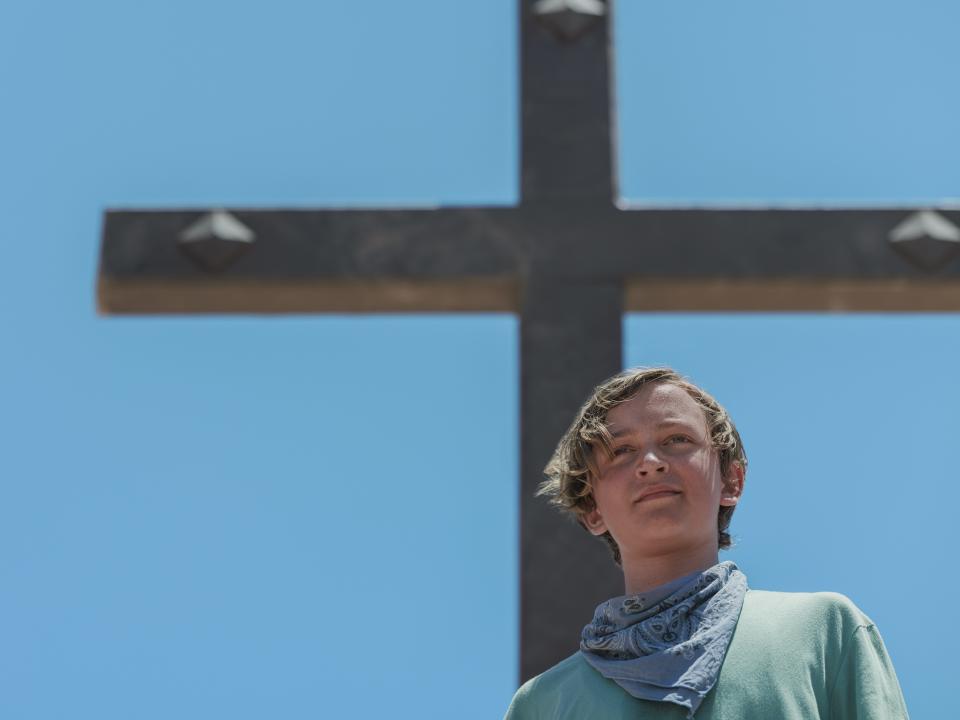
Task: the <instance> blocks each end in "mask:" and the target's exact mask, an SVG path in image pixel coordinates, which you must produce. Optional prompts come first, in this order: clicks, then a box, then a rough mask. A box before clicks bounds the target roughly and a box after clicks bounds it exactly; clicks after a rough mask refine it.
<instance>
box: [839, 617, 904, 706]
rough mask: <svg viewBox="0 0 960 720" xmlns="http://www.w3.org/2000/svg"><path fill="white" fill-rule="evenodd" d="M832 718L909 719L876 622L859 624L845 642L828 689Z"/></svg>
mask: <svg viewBox="0 0 960 720" xmlns="http://www.w3.org/2000/svg"><path fill="white" fill-rule="evenodd" d="M830 719H831V720H908V715H907V707H906V704H905V703H904V700H903V693H902V692H901V690H900V683H899V682H897V675H896V673H895V672H894V670H893V663H892V662H890V656H889V655H888V654H887V649H886V647H884V644H883V638H881V637H880V632H879V631H878V630H877V628H876V626H875V625H872V624H871V625H858V626H857V627H856V628H855V630H854V631H853V635H852V636H851V637H850V638H849V640H848V641H847V642H846V643H844V649H843V656H842V658H841V661H840V666H839V668H838V669H837V675H836V677H835V678H834V684H833V689H832V690H831V691H830Z"/></svg>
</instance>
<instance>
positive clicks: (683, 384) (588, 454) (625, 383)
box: [537, 367, 747, 565]
mask: <svg viewBox="0 0 960 720" xmlns="http://www.w3.org/2000/svg"><path fill="white" fill-rule="evenodd" d="M651 383H670V384H671V385H676V386H677V387H679V388H682V389H683V390H685V391H686V392H687V393H688V394H689V395H690V397H692V398H693V399H694V400H695V401H696V402H697V404H698V405H700V407H701V408H703V412H704V415H705V416H706V420H707V428H708V431H709V433H710V440H711V443H712V444H713V447H714V448H715V449H716V451H717V453H718V456H719V461H720V474H721V475H722V476H723V477H724V478H726V477H727V474H728V472H729V471H730V466H731V464H732V463H734V462H737V463H739V464H740V465H741V467H742V468H743V472H744V474H746V472H747V454H746V451H745V450H744V448H743V442H742V441H741V440H740V434H739V433H738V432H737V428H736V426H735V425H734V424H733V420H732V419H731V418H730V415H729V414H728V413H727V411H726V410H725V409H724V407H723V406H722V405H720V403H718V402H717V401H716V400H715V399H714V398H713V396H712V395H710V394H709V393H707V392H706V391H705V390H703V389H701V388H699V387H697V386H696V385H694V384H693V383H691V382H690V381H689V380H687V379H686V378H684V377H683V376H681V375H680V374H679V373H677V372H676V371H675V370H673V369H671V368H668V367H655V368H633V369H631V370H625V371H623V372H621V373H619V374H617V375H614V376H613V377H612V378H610V379H608V380H605V381H604V382H603V383H601V384H600V385H598V386H597V387H596V388H595V389H594V391H593V393H592V394H591V395H590V398H589V399H588V400H587V401H586V403H584V405H583V407H581V408H580V411H579V412H578V413H577V416H576V418H575V419H574V421H573V424H572V425H571V426H570V428H569V429H568V430H567V431H566V432H565V433H564V434H563V437H561V438H560V442H559V444H558V445H557V449H556V450H555V451H554V453H553V457H551V458H550V462H549V463H547V466H546V468H544V474H545V475H546V477H547V479H546V480H545V481H544V482H542V483H541V484H540V487H539V489H538V490H537V495H538V496H544V497H546V498H547V499H548V500H549V502H550V504H552V505H554V506H556V507H558V508H560V509H561V510H563V511H565V512H569V513H571V514H573V515H574V516H575V517H576V519H577V522H579V523H580V525H581V526H583V516H584V515H585V514H586V513H588V512H590V511H591V510H593V509H594V502H593V494H592V493H593V485H592V483H593V481H594V480H595V478H596V477H597V466H596V462H595V460H594V456H593V450H594V448H596V447H600V448H602V449H603V450H604V451H606V452H607V453H610V452H611V450H610V443H611V440H612V438H611V436H610V431H609V430H608V429H607V425H606V422H607V414H608V413H609V412H610V410H611V409H612V408H614V407H616V406H617V405H620V404H621V403H623V402H626V401H627V400H629V399H630V398H632V397H634V396H635V395H636V394H637V393H638V392H640V389H641V388H643V387H644V386H646V385H649V384H651ZM733 510H734V506H730V507H727V506H720V510H719V512H718V514H717V540H718V545H719V547H720V548H721V549H725V548H728V547H730V546H731V544H732V542H731V539H730V533H728V532H727V528H728V527H730V519H731V517H732V516H733ZM602 537H603V539H604V540H606V542H607V545H608V546H609V547H610V551H611V552H612V553H613V559H614V561H615V562H616V563H617V564H618V565H619V564H620V548H619V547H618V546H617V543H616V541H615V540H614V539H613V536H612V535H611V534H610V533H609V532H606V533H604V534H603V535H602Z"/></svg>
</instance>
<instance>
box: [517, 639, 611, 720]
mask: <svg viewBox="0 0 960 720" xmlns="http://www.w3.org/2000/svg"><path fill="white" fill-rule="evenodd" d="M622 696H623V691H622V690H620V688H619V687H618V686H617V685H616V684H615V683H613V682H612V681H611V680H608V679H607V678H605V677H603V676H602V675H600V673H598V672H597V671H596V670H594V669H593V668H592V667H590V665H589V664H588V663H587V661H586V660H584V658H583V655H581V654H580V652H579V651H577V652H575V653H574V654H573V655H570V656H569V657H567V658H565V659H563V660H561V661H560V662H558V663H557V664H556V665H554V666H553V667H551V668H549V669H548V670H544V671H543V672H542V673H540V674H539V675H537V676H536V677H533V678H530V679H529V680H527V681H526V682H525V683H524V684H523V685H521V686H520V689H519V690H517V692H516V694H515V695H514V697H513V702H512V703H511V705H510V710H509V711H508V712H507V718H508V720H525V719H526V718H538V717H551V718H552V717H568V716H569V717H575V716H577V712H578V711H579V710H584V711H586V708H588V707H589V708H591V709H594V708H595V707H596V706H597V704H599V706H600V707H603V706H605V705H606V704H607V703H609V702H614V703H619V702H621V697H622ZM586 714H587V715H589V714H590V713H589V712H587V713H586Z"/></svg>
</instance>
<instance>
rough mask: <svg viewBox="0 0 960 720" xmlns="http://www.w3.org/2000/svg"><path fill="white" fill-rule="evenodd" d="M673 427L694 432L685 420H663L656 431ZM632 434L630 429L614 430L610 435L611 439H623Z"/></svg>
mask: <svg viewBox="0 0 960 720" xmlns="http://www.w3.org/2000/svg"><path fill="white" fill-rule="evenodd" d="M672 426H679V427H682V428H686V429H687V430H693V427H692V426H691V425H689V424H688V423H686V422H684V421H683V420H663V421H661V422H658V423H657V425H656V429H657V430H660V429H661V428H665V427H672ZM630 432H631V430H630V428H624V429H622V430H613V431H612V432H611V433H610V437H612V438H621V437H623V436H624V435H629V434H630Z"/></svg>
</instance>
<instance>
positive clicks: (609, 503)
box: [583, 382, 743, 561]
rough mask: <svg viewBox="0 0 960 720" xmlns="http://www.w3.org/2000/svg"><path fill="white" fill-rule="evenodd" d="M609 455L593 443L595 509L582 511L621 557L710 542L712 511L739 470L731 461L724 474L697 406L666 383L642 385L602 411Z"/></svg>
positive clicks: (739, 482)
mask: <svg viewBox="0 0 960 720" xmlns="http://www.w3.org/2000/svg"><path fill="white" fill-rule="evenodd" d="M607 426H608V427H609V429H610V433H611V434H612V435H613V443H612V445H611V449H612V450H613V453H614V456H613V457H612V458H610V457H608V456H607V454H606V453H605V452H604V451H603V449H602V448H599V447H596V448H594V458H595V459H596V463H597V467H598V470H599V472H598V477H597V478H596V480H595V482H594V489H593V500H594V504H595V508H594V509H593V510H591V511H590V512H588V513H587V514H586V515H585V516H584V518H583V519H584V523H585V524H586V526H587V529H589V530H590V532H592V533H593V534H594V535H602V534H603V533H604V532H607V531H609V532H610V534H611V535H612V536H613V539H614V540H616V541H617V545H619V546H620V552H621V555H622V556H623V559H624V561H627V559H628V558H630V557H643V556H645V555H657V554H661V553H665V552H677V551H683V550H685V549H687V548H688V547H689V548H690V549H693V548H702V547H704V544H705V543H712V544H713V546H714V548H716V544H717V513H718V511H719V509H720V506H721V505H736V503H737V501H738V499H739V497H740V494H741V492H742V491H743V470H742V468H741V467H740V465H739V464H738V463H731V467H730V470H729V472H728V474H727V478H726V480H724V478H722V477H721V474H720V460H719V457H718V454H717V451H716V450H715V449H714V447H713V445H712V443H711V440H710V435H709V430H708V428H707V419H706V416H705V415H704V411H703V409H702V408H701V407H700V406H699V405H698V404H697V402H696V401H695V400H694V399H693V398H692V397H690V395H688V394H687V392H686V391H685V390H683V389H682V388H680V387H677V386H676V385H673V384H670V383H663V382H661V383H653V384H651V385H646V386H644V387H643V388H642V389H641V390H640V392H639V393H638V394H637V395H635V396H634V397H633V398H631V399H630V400H627V401H626V402H623V403H621V404H620V405H617V406H616V407H614V408H613V409H612V410H611V411H610V412H609V414H608V415H607Z"/></svg>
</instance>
